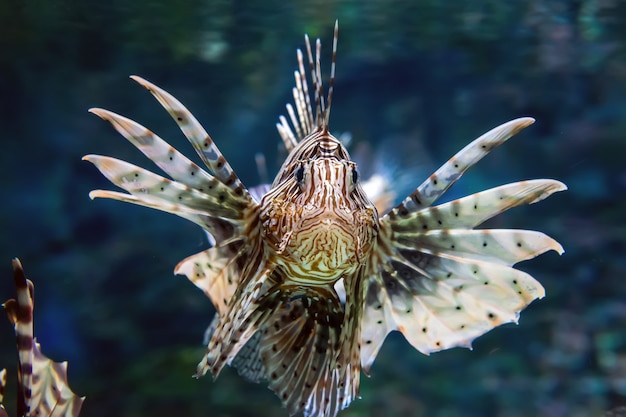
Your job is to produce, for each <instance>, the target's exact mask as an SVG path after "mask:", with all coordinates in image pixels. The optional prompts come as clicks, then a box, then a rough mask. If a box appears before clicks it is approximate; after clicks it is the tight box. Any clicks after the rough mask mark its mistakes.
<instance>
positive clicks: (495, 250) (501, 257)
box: [394, 229, 563, 266]
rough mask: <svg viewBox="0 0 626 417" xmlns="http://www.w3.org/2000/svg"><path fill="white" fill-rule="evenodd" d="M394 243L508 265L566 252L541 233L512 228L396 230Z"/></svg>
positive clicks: (431, 252)
mask: <svg viewBox="0 0 626 417" xmlns="http://www.w3.org/2000/svg"><path fill="white" fill-rule="evenodd" d="M394 246H395V248H396V249H398V250H400V251H401V250H403V249H407V250H414V251H418V252H422V253H429V254H433V255H436V256H441V257H446V256H459V257H463V258H467V259H475V260H478V261H484V262H490V263H496V264H502V265H509V266H510V265H513V264H515V263H517V262H521V261H525V260H527V259H532V258H534V257H536V256H538V255H540V254H542V253H544V252H546V251H548V250H554V251H556V252H558V253H559V254H561V253H563V248H562V247H561V245H559V243H558V242H557V241H555V240H554V239H552V238H550V237H548V236H546V235H544V234H543V233H541V232H535V231H531V230H509V229H487V230H464V229H453V230H430V231H428V232H425V233H419V232H417V233H407V232H403V233H395V234H394Z"/></svg>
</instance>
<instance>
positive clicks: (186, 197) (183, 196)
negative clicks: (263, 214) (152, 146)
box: [83, 155, 255, 244]
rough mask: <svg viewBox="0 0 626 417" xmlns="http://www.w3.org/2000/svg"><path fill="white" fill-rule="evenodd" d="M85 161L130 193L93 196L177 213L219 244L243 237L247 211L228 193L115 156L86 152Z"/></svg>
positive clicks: (103, 191)
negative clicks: (195, 185) (198, 186)
mask: <svg viewBox="0 0 626 417" xmlns="http://www.w3.org/2000/svg"><path fill="white" fill-rule="evenodd" d="M83 160H86V161H89V162H91V163H93V164H94V165H96V167H97V168H98V169H99V170H100V172H102V173H103V174H104V175H105V176H106V177H107V178H108V179H109V180H110V181H111V182H113V183H114V184H116V185H118V186H119V187H121V188H123V189H125V190H126V191H128V192H130V193H131V194H126V193H120V192H116V191H105V190H94V191H91V192H90V193H89V197H90V198H92V199H94V198H109V199H113V200H119V201H124V202H127V203H132V204H137V205H140V206H144V207H149V208H153V209H156V210H160V211H165V212H167V213H171V214H175V215H177V216H179V217H182V218H184V219H187V220H189V221H192V222H194V223H196V224H197V225H199V226H200V227H202V228H204V229H205V230H206V231H207V232H209V233H210V234H211V236H213V237H214V238H215V240H216V241H217V243H218V244H224V243H225V242H227V241H228V240H230V239H233V238H234V239H238V238H240V232H241V229H242V227H243V226H242V224H243V223H244V220H243V219H242V216H243V215H244V211H245V210H244V209H243V207H242V206H243V202H242V201H241V200H240V199H232V200H230V199H229V197H228V194H227V193H224V194H217V195H216V196H215V197H214V196H212V195H208V194H205V193H203V192H201V191H198V190H196V189H194V188H191V187H188V186H186V185H184V184H181V183H179V182H176V181H172V180H169V179H167V178H164V177H161V176H158V175H156V174H153V173H151V172H150V171H147V170H144V169H143V168H139V167H137V166H135V165H132V164H129V163H127V162H124V161H121V160H118V159H115V158H110V157H105V156H100V155H87V156H85V157H83ZM222 199H223V201H222ZM253 204H255V203H251V205H253Z"/></svg>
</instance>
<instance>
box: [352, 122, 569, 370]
mask: <svg viewBox="0 0 626 417" xmlns="http://www.w3.org/2000/svg"><path fill="white" fill-rule="evenodd" d="M530 123H532V119H529V118H523V119H517V120H514V121H512V122H509V123H505V124H504V125H502V126H499V127H497V128H495V129H493V130H491V131H490V132H488V133H486V134H485V135H483V136H481V137H480V138H479V139H477V140H475V141H474V142H472V143H471V144H470V145H468V146H466V147H465V148H464V149H463V150H461V151H460V152H459V153H457V154H456V155H455V156H454V157H453V158H451V159H450V160H449V161H448V162H446V163H445V164H444V165H443V166H442V167H441V168H439V170H437V172H436V173H435V174H433V175H431V176H430V177H429V179H428V180H426V181H425V182H424V183H423V184H422V185H421V186H420V187H418V189H417V190H416V191H415V192H414V193H413V194H412V195H411V196H409V197H408V198H407V199H405V200H404V202H403V203H401V204H400V205H399V206H397V207H396V208H394V209H393V210H391V211H390V212H389V213H388V214H387V215H385V216H383V217H382V218H381V219H380V235H379V245H380V247H379V256H380V263H379V264H378V269H377V270H376V271H373V272H372V273H371V275H370V276H369V277H368V278H367V283H366V292H365V294H366V295H365V297H366V299H365V312H364V318H363V320H364V321H363V325H362V335H361V340H362V348H361V361H362V365H363V368H364V370H365V371H366V372H368V371H369V369H370V367H371V365H372V363H373V362H374V359H375V357H376V355H377V353H378V351H379V349H380V347H381V346H382V343H383V341H384V339H385V337H386V336H387V334H388V333H389V332H391V331H394V330H397V331H400V332H401V333H402V334H403V335H404V336H405V338H406V339H407V341H409V343H411V345H413V346H414V347H415V348H416V349H417V350H419V351H420V352H422V353H425V354H428V353H430V352H435V351H439V350H443V349H448V348H451V347H455V346H464V347H470V346H471V342H472V341H473V340H474V339H475V338H476V337H478V336H480V335H482V334H484V333H485V332H487V331H489V330H490V329H492V328H494V327H496V326H498V325H500V324H503V323H508V322H517V320H518V317H519V313H520V311H521V310H523V309H524V308H525V307H526V306H527V305H528V304H530V303H531V302H532V301H533V300H535V299H537V298H542V297H543V296H544V289H543V287H542V286H541V284H540V283H539V282H537V281H536V280H535V279H534V278H532V277H531V276H530V275H528V274H527V273H525V272H522V271H520V270H517V269H515V268H513V267H512V266H513V265H514V264H516V263H518V262H521V261H524V260H527V259H531V258H534V257H536V256H538V255H540V254H542V253H544V252H546V251H549V250H554V251H556V252H557V253H559V254H560V253H562V252H563V248H562V247H561V245H560V244H559V243H558V242H556V241H555V240H553V239H551V238H550V237H548V236H546V235H545V234H543V233H540V232H535V231H528V230H509V229H493V230H491V229H483V230H474V229H473V228H474V227H476V226H478V225H480V224H482V223H483V222H484V221H486V220H488V219H490V218H491V217H493V216H496V215H497V214H499V213H502V212H504V211H506V210H508V209H510V208H512V207H516V206H519V205H523V204H532V203H535V202H537V201H540V200H542V199H544V198H546V197H548V196H549V195H551V194H552V193H554V192H557V191H562V190H565V189H567V187H566V186H565V185H564V184H563V183H561V182H559V181H555V180H529V181H521V182H517V183H512V184H507V185H503V186H500V187H496V188H492V189H490V190H486V191H482V192H479V193H475V194H473V195H470V196H467V197H464V198H460V199H457V200H454V201H451V202H449V203H445V204H441V205H439V206H435V207H430V205H431V204H432V203H433V202H434V201H436V200H437V199H438V198H439V197H440V196H441V195H442V194H443V193H444V192H445V191H446V190H447V189H448V188H449V187H450V186H451V185H452V184H453V183H454V182H455V181H456V180H458V178H459V177H460V176H461V175H462V174H463V173H464V172H465V171H466V170H467V169H468V168H469V167H470V166H472V165H473V164H474V163H476V162H477V161H478V160H480V159H481V158H482V157H483V156H484V155H485V154H486V153H487V152H488V151H489V150H491V149H493V148H494V147H496V146H498V145H499V144H501V143H502V142H504V141H505V140H506V139H508V138H509V137H510V136H511V135H513V134H514V133H516V132H517V131H519V130H520V129H521V128H523V127H525V126H527V125H528V124H530Z"/></svg>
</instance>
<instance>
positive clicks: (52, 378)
mask: <svg viewBox="0 0 626 417" xmlns="http://www.w3.org/2000/svg"><path fill="white" fill-rule="evenodd" d="M13 278H14V281H15V288H16V291H17V297H16V298H15V299H11V300H8V301H7V302H6V303H4V304H3V306H4V309H5V310H6V313H7V316H8V317H9V321H10V322H11V323H12V324H13V325H14V327H15V336H16V338H17V349H18V362H19V363H18V365H19V366H18V368H17V376H18V378H17V380H18V396H17V416H18V417H35V416H36V417H78V415H79V413H80V409H81V407H82V404H83V401H84V400H85V397H78V396H77V395H76V394H74V392H72V390H71V389H70V387H69V386H68V383H67V362H53V361H51V360H50V359H48V358H47V357H46V356H45V355H44V354H43V353H42V352H41V346H40V345H39V343H37V340H36V339H35V338H34V336H33V335H34V333H33V306H34V297H33V292H34V286H33V283H32V282H31V281H30V280H28V279H26V275H24V269H23V268H22V264H21V262H20V260H19V259H17V258H15V259H13ZM5 386H6V370H5V369H2V370H0V417H8V414H7V412H6V410H5V409H4V407H3V405H2V401H3V394H4V387H5Z"/></svg>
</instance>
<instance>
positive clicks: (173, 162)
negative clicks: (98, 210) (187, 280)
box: [83, 77, 258, 245]
mask: <svg viewBox="0 0 626 417" xmlns="http://www.w3.org/2000/svg"><path fill="white" fill-rule="evenodd" d="M132 78H133V79H134V80H135V81H137V82H138V83H139V84H141V85H142V86H144V87H145V88H147V89H148V90H149V91H150V92H151V93H152V94H153V95H154V96H155V97H156V98H157V100H158V101H159V102H160V103H161V104H162V105H163V107H165V109H166V110H167V111H168V112H169V113H170V115H171V116H172V117H173V118H174V120H175V121H176V123H178V125H179V127H180V128H181V130H182V131H183V133H184V134H185V136H186V137H187V139H189V141H190V142H191V143H192V145H193V146H194V148H195V149H196V151H197V152H198V154H199V155H200V158H201V159H202V161H203V162H204V163H205V165H206V167H207V169H208V170H209V172H207V171H205V170H204V169H202V168H201V167H199V166H198V165H196V164H195V163H193V162H192V161H191V160H189V159H188V158H187V157H185V156H184V155H183V154H182V153H180V152H179V151H177V150H176V149H174V148H173V147H172V146H170V145H169V144H168V143H167V142H165V141H164V140H163V139H161V138H160V137H158V136H157V135H155V134H154V133H152V132H151V131H150V130H148V129H147V128H145V127H144V126H142V125H140V124H138V123H136V122H134V121H132V120H130V119H127V118H125V117H123V116H120V115H118V114H115V113H113V112H110V111H108V110H103V109H98V108H94V109H91V110H90V111H91V112H92V113H94V114H96V115H97V116H99V117H101V118H102V119H104V120H106V121H108V122H110V123H111V124H112V126H113V127H114V128H115V129H116V130H117V131H118V132H119V133H120V134H121V135H122V136H124V137H125V138H126V139H127V140H128V141H129V142H131V143H132V144H133V145H135V146H136V147H137V149H139V150H140V151H141V152H142V153H143V154H144V155H146V156H147V157H148V158H150V159H151V160H152V161H153V162H154V163H155V164H156V165H157V166H158V167H159V168H161V169H162V170H163V171H164V172H165V173H166V174H167V175H168V176H169V177H170V178H171V179H170V178H166V177H163V176H161V175H157V174H155V173H152V172H150V171H148V170H146V169H143V168H140V167H138V166H135V165H133V164H130V163H128V162H124V161H121V160H119V159H115V158H111V157H106V156H100V155H87V156H85V157H83V159H84V160H87V161H89V162H91V163H93V164H94V165H95V166H96V167H97V168H98V169H99V170H100V171H101V172H102V174H104V176H105V177H107V178H108V179H109V180H110V181H111V182H112V183H113V184H115V185H117V186H119V187H120V188H122V189H124V190H125V191H127V192H128V194H126V193H121V192H116V191H104V190H95V191H92V192H91V193H90V194H89V196H90V197H91V198H110V199H114V200H120V201H125V202H128V203H132V204H137V205H141V206H145V207H150V208H154V209H157V210H162V211H166V212H169V213H172V214H176V215H178V216H180V217H183V218H185V219H188V220H190V221H192V222H194V223H196V224H198V225H200V226H201V227H202V228H204V229H205V230H206V231H207V232H208V233H209V234H210V235H211V236H212V237H213V238H214V239H215V243H216V244H217V245H220V244H222V243H224V242H228V241H231V240H237V239H240V238H241V236H242V233H243V232H244V229H245V228H246V223H247V219H246V218H245V217H246V215H247V214H248V213H249V212H250V211H253V210H254V209H255V207H257V206H258V203H257V202H256V201H254V199H253V198H252V197H251V196H250V194H249V193H248V191H247V190H246V189H245V187H244V186H243V184H242V183H241V181H240V180H239V178H238V177H237V175H235V173H234V172H233V170H232V168H231V167H230V165H229V164H228V163H227V162H226V159H225V158H224V156H223V155H222V154H221V152H220V151H219V149H218V148H217V146H216V145H215V144H214V143H213V140H212V139H211V138H210V137H209V135H208V134H207V133H206V132H205V131H204V129H203V128H202V126H200V124H199V123H198V121H197V120H196V119H195V118H194V116H193V115H192V114H191V113H189V111H188V110H187V109H186V108H185V107H184V106H183V105H182V104H181V103H180V102H179V101H178V100H176V99H175V98H174V97H172V96H171V95H170V94H169V93H167V92H166V91H164V90H162V89H160V88H159V87H157V86H155V85H153V84H151V83H149V82H148V81H146V80H144V79H142V78H139V77H132Z"/></svg>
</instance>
